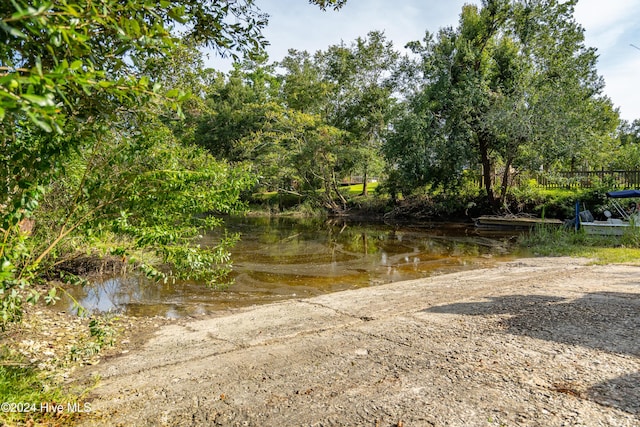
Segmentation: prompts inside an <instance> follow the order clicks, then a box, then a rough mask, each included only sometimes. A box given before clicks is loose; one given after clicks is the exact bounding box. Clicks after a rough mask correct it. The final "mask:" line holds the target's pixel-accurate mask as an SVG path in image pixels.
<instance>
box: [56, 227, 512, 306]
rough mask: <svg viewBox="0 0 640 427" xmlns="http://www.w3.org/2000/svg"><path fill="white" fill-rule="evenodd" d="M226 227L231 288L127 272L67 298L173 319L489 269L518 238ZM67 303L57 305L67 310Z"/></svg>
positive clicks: (439, 230)
mask: <svg viewBox="0 0 640 427" xmlns="http://www.w3.org/2000/svg"><path fill="white" fill-rule="evenodd" d="M225 229H226V231H227V232H229V233H238V234H239V235H240V240H239V242H238V243H237V244H236V245H235V247H234V248H233V249H232V262H233V271H232V273H231V278H232V279H233V284H231V285H229V286H228V287H224V288H221V289H211V288H209V287H207V286H205V285H204V284H202V283H198V282H191V281H183V282H177V283H173V284H163V283H155V282H152V281H149V280H147V279H145V278H141V277H138V276H135V275H128V276H120V277H108V278H105V279H104V280H102V281H98V282H96V283H94V284H92V285H90V286H85V287H84V288H73V289H72V290H71V293H72V295H73V296H74V297H75V298H76V299H77V300H78V301H79V302H80V303H81V304H82V306H83V307H85V308H87V309H89V310H91V311H103V312H104V311H118V312H123V313H125V314H127V315H131V316H164V317H173V318H177V317H185V316H198V315H205V314H210V313H213V312H216V311H220V310H223V309H227V308H238V307H245V306H251V305H256V304H266V303H271V302H276V301H282V300H286V299H291V298H307V297H311V296H315V295H320V294H324V293H329V292H337V291H342V290H347V289H355V288H361V287H367V286H376V285H380V284H385V283H391V282H398V281H403V280H410V279H418V278H422V277H428V276H431V275H435V274H443V273H448V272H454V271H461V270H468V269H476V268H482V267H488V266H491V265H493V264H495V263H496V262H498V261H505V260H509V259H514V258H516V257H518V256H519V255H518V253H517V248H516V245H515V244H514V243H515V235H513V234H506V235H505V234H502V235H480V234H478V232H477V231H476V230H475V229H474V228H473V226H470V225H468V224H452V223H435V224H434V223H432V224H418V225H407V224H404V225H388V224H381V223H359V222H353V221H342V220H340V221H337V220H330V221H326V220H318V219H292V218H262V217H260V218H254V217H243V218H227V219H226V220H225ZM219 233H220V231H217V232H212V233H210V234H208V235H206V236H204V238H203V244H214V243H215V242H216V241H217V239H218V236H219ZM69 301H70V300H68V299H67V300H66V301H63V305H65V306H67V307H70V302H69Z"/></svg>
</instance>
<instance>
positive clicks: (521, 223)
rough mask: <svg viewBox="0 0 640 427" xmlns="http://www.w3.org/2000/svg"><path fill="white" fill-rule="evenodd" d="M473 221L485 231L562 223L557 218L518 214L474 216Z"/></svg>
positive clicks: (529, 228) (510, 229)
mask: <svg viewBox="0 0 640 427" xmlns="http://www.w3.org/2000/svg"><path fill="white" fill-rule="evenodd" d="M474 222H475V224H476V227H477V228H478V229H479V230H486V231H488V230H491V231H527V230H531V229H532V228H534V227H536V226H540V225H548V226H553V227H555V226H561V225H562V224H563V222H562V221H560V220H559V219H553V218H535V217H530V216H519V215H483V216H481V217H478V218H475V219H474Z"/></svg>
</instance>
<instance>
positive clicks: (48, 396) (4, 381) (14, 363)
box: [0, 350, 84, 426]
mask: <svg viewBox="0 0 640 427" xmlns="http://www.w3.org/2000/svg"><path fill="white" fill-rule="evenodd" d="M3 353H4V354H3V357H2V362H1V363H2V365H0V403H1V404H2V411H0V425H7V426H12V425H16V426H17V425H48V426H68V425H73V421H74V419H77V416H78V414H76V413H74V412H73V411H70V410H69V408H68V406H67V405H68V404H72V405H73V404H75V403H79V404H80V405H81V407H83V404H84V403H80V396H78V395H75V394H72V393H71V392H69V391H64V390H63V389H62V386H61V385H59V384H57V383H55V382H54V381H53V380H51V379H50V378H48V377H47V375H46V374H45V373H44V372H42V371H40V370H38V369H36V368H35V367H33V366H30V365H29V364H25V363H22V361H20V360H19V359H17V358H16V357H11V356H7V351H6V350H5V351H4V352H3ZM59 405H62V406H59ZM59 408H62V410H59V411H56V410H55V409H59Z"/></svg>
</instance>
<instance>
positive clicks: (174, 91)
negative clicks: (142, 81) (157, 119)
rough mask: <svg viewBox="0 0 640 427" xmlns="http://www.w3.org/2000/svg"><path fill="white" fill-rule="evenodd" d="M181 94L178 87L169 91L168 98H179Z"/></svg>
mask: <svg viewBox="0 0 640 427" xmlns="http://www.w3.org/2000/svg"><path fill="white" fill-rule="evenodd" d="M179 95H180V91H179V90H178V89H171V90H170V91H168V92H167V94H166V97H167V98H177V97H178V96H179Z"/></svg>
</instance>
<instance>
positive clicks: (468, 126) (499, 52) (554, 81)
mask: <svg viewBox="0 0 640 427" xmlns="http://www.w3.org/2000/svg"><path fill="white" fill-rule="evenodd" d="M574 5H575V1H567V2H559V1H556V0H537V1H526V2H525V1H516V2H509V1H507V0H486V1H483V2H482V7H481V8H478V7H477V6H474V5H467V6H464V7H463V9H462V13H461V15H460V24H459V26H458V28H457V29H455V30H454V29H453V28H445V29H443V30H441V31H440V32H439V33H438V35H437V39H434V37H433V36H431V35H430V34H427V36H426V37H425V39H424V42H423V43H417V42H414V43H411V44H410V47H411V48H412V49H413V51H414V53H415V54H417V55H418V56H419V58H420V59H419V63H418V64H416V65H414V66H411V65H407V66H405V68H406V69H408V70H409V71H410V73H411V75H414V76H415V75H420V74H421V82H422V85H421V86H418V87H415V86H414V87H412V89H413V92H411V93H409V94H408V96H407V98H408V100H407V106H408V111H407V112H406V113H404V114H403V115H402V117H401V119H400V120H399V121H398V122H397V123H395V124H394V128H395V129H396V130H397V131H396V132H395V134H394V135H393V137H392V138H391V139H390V143H389V144H388V145H387V147H386V152H387V156H388V158H389V160H390V162H391V163H392V164H394V165H396V167H397V168H398V169H397V175H398V176H399V177H401V179H408V180H409V181H410V182H412V183H413V184H414V185H425V184H427V183H431V184H435V185H445V186H451V185H453V186H454V187H455V186H456V185H459V184H460V182H461V178H462V177H463V171H464V170H465V169H474V168H476V165H479V166H480V168H481V170H482V177H483V183H484V188H485V192H486V196H487V199H488V201H489V203H490V204H492V205H493V206H494V207H495V208H497V207H498V205H499V203H501V202H503V201H504V198H505V195H506V192H507V188H508V185H509V182H510V180H509V174H510V170H511V169H512V167H513V166H519V167H525V166H526V167H529V168H535V167H536V166H537V167H540V166H543V165H549V164H554V163H556V162H559V161H562V162H564V161H566V159H568V158H573V159H578V158H581V157H584V156H586V155H587V153H588V152H589V151H593V150H592V147H593V145H594V144H598V143H600V142H601V141H600V140H601V139H603V138H604V139H605V140H607V139H610V137H611V134H612V129H615V124H616V121H617V117H616V115H615V114H614V112H613V109H612V107H611V104H610V101H608V100H607V99H606V98H603V97H601V96H600V93H601V91H602V80H601V79H600V78H599V77H598V75H597V72H596V69H595V64H596V56H595V52H594V50H593V49H587V48H586V47H585V46H584V43H583V42H584V35H583V29H582V27H580V25H579V24H577V23H576V22H575V20H574V19H573V7H574ZM497 165H500V166H501V167H502V169H503V177H502V186H501V191H500V196H499V198H496V196H495V194H494V180H493V175H494V173H495V170H496V169H497Z"/></svg>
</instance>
